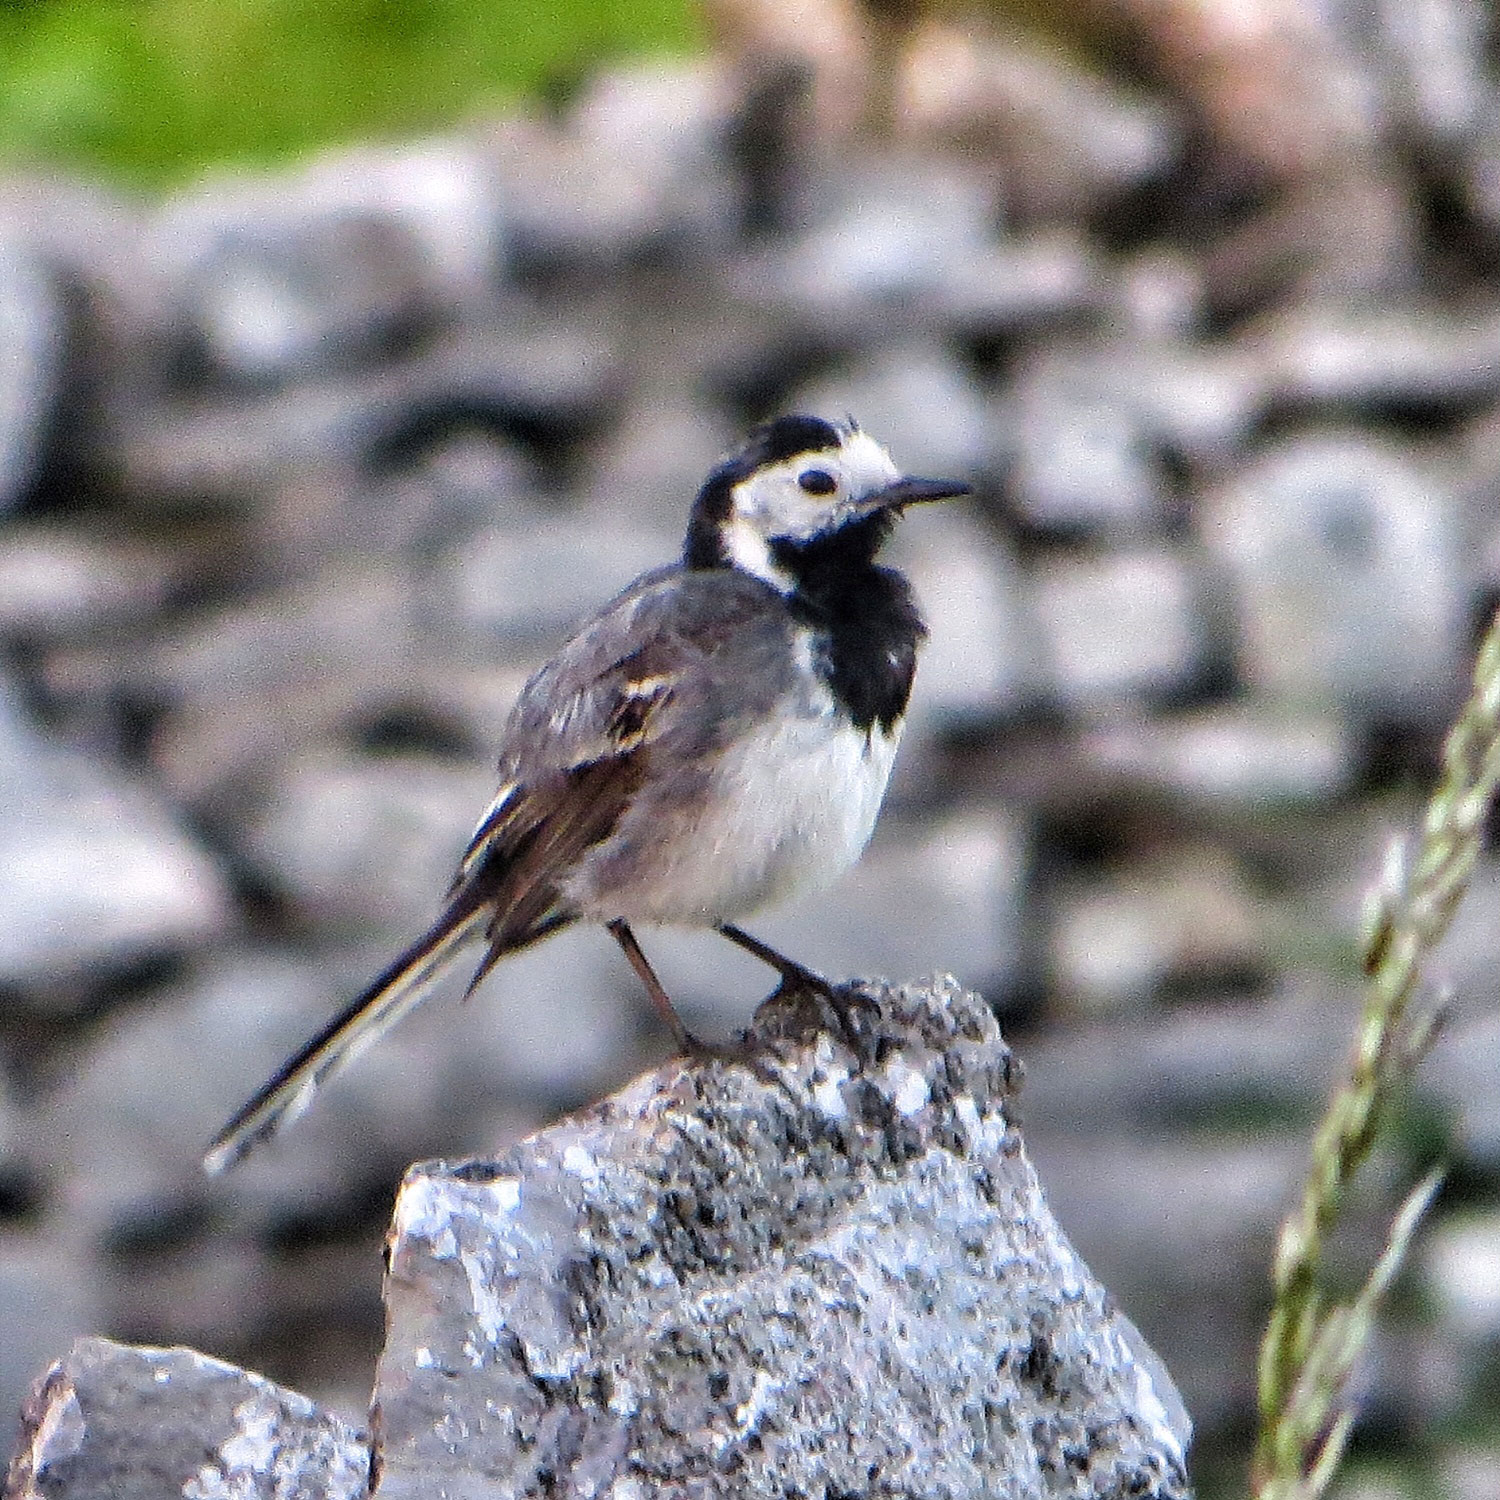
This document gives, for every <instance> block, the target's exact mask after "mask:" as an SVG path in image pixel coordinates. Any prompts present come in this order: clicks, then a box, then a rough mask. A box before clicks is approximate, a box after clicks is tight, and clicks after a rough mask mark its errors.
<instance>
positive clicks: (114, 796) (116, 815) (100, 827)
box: [0, 682, 231, 999]
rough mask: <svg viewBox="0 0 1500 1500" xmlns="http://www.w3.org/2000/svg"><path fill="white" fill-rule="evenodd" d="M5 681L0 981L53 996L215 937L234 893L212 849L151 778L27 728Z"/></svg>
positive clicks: (1, 694) (0, 741)
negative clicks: (138, 778) (142, 779)
mask: <svg viewBox="0 0 1500 1500" xmlns="http://www.w3.org/2000/svg"><path fill="white" fill-rule="evenodd" d="M6 686H7V685H6V684H4V683H3V682H0V782H3V783H4V784H5V785H6V787H7V788H8V795H7V796H6V797H5V798H4V799H3V800H0V911H4V913H5V920H4V922H3V923H0V983H4V984H9V985H14V986H18V987H21V988H25V989H27V990H29V991H31V992H32V993H33V996H34V998H38V999H39V998H40V995H41V992H42V991H46V992H48V993H55V994H58V995H59V996H60V993H61V988H65V987H67V986H68V984H69V983H70V982H72V981H76V980H78V979H79V978H83V977H88V978H93V979H100V978H103V977H105V976H107V975H108V974H110V973H117V972H118V971H119V970H120V969H121V968H128V967H129V966H130V965H132V964H135V963H139V962H141V961H142V960H143V959H147V958H154V957H160V956H161V955H162V954H164V953H179V952H181V951H183V950H184V949H192V948H194V947H197V946H199V945H201V944H203V943H205V942H208V941H209V940H211V939H213V938H215V937H218V936H221V935H222V934H223V933H224V931H225V930H226V929H227V927H228V926H229V923H230V920H231V913H230V903H229V894H228V891H227V888H226V886H225V882H224V879H223V877H222V875H221V874H220V872H219V870H218V868H217V866H216V865H215V864H214V862H213V860H212V859H211V858H210V857H209V855H208V854H207V852H206V851H205V850H204V849H203V848H201V847H200V846H199V845H198V844H197V843H196V842H195V841H194V840H193V839H192V838H191V837H190V836H189V835H188V833H187V832H186V831H185V830H184V829H183V828H182V827H180V826H179V824H178V822H177V820H176V818H175V817H174V815H173V814H172V812H171V811H170V810H169V809H168V808H167V807H165V806H164V805H163V804H162V803H161V802H160V801H159V800H158V799H157V797H156V796H155V795H154V794H153V793H152V791H151V790H150V789H149V788H148V787H147V786H145V785H144V784H141V783H139V782H134V781H131V780H129V779H127V778H126V777H124V776H122V775H120V774H119V773H118V772H115V771H114V770H112V769H110V768H109V767H107V766H105V765H103V764H100V763H96V762H95V761H93V760H92V759H90V758H88V757H87V756H85V755H84V754H82V753H81V752H76V751H72V750H67V749H64V748H62V747H61V746H58V745H54V744H52V743H50V742H49V741H47V740H46V739H44V738H43V737H42V736H41V735H40V734H38V733H37V732H36V731H34V730H33V729H32V728H31V726H30V725H28V724H26V723H25V722H24V721H23V720H22V718H21V715H20V711H19V708H18V707H17V705H16V703H15V701H14V699H13V698H12V697H11V696H10V695H9V693H8V692H7V691H6ZM60 987H61V988H60Z"/></svg>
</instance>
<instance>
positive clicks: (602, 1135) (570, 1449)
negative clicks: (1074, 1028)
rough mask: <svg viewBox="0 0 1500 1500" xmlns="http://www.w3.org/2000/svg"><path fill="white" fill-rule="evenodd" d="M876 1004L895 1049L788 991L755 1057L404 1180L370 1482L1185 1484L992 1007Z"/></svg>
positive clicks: (1178, 1422)
mask: <svg viewBox="0 0 1500 1500" xmlns="http://www.w3.org/2000/svg"><path fill="white" fill-rule="evenodd" d="M865 993H866V994H867V995H868V997H869V999H870V1000H871V1001H872V1002H874V1003H875V1004H877V1005H878V1006H879V1007H880V1015H879V1019H878V1020H873V1021H871V1022H867V1024H873V1025H874V1026H875V1027H876V1028H877V1029H878V1031H879V1033H880V1034H881V1037H882V1041H881V1044H880V1046H879V1048H878V1049H877V1051H876V1053H875V1055H876V1056H878V1057H879V1058H880V1061H879V1063H878V1064H877V1063H864V1064H861V1063H860V1062H859V1061H858V1059H856V1058H855V1057H854V1056H853V1055H852V1053H851V1052H850V1051H849V1050H848V1049H847V1048H846V1047H844V1046H842V1045H840V1044H837V1043H834V1042H833V1041H832V1040H831V1039H830V1038H829V1036H828V1035H827V1034H826V1033H820V1034H818V1035H817V1036H815V1037H814V1038H813V1039H811V1040H807V1039H804V1040H802V1041H800V1042H793V1040H792V1038H793V1037H794V1036H797V1035H799V1034H802V1033H801V1027H802V1026H803V1025H804V1024H805V1020H806V1019H809V1017H808V1016H806V1014H805V1013H802V1012H800V1011H799V1009H798V1007H797V1006H796V1005H795V1004H794V1003H792V1002H781V1003H779V1004H776V1005H773V1006H772V1007H770V1008H768V1010H767V1011H765V1012H763V1014H762V1018H761V1023H760V1024H761V1027H762V1036H763V1038H764V1045H766V1046H767V1050H766V1051H765V1052H763V1053H762V1059H763V1060H762V1061H761V1062H759V1063H758V1064H756V1065H754V1066H750V1065H743V1064H730V1065H725V1064H722V1063H719V1062H707V1063H691V1064H684V1063H673V1064H670V1065H668V1066H667V1067H666V1068H664V1069H662V1070H661V1071H660V1072H659V1073H657V1074H656V1075H654V1076H652V1075H648V1076H647V1077H646V1078H643V1079H642V1080H640V1081H638V1082H637V1083H636V1084H634V1085H632V1086H631V1087H630V1088H629V1089H627V1090H626V1091H625V1092H624V1093H622V1094H620V1095H618V1096H617V1097H616V1098H615V1099H614V1100H612V1101H609V1102H607V1103H604V1104H601V1105H599V1106H596V1107H595V1108H593V1109H591V1110H589V1111H587V1112H585V1113H584V1114H581V1115H579V1116H576V1117H574V1118H573V1119H570V1120H566V1121H564V1122H562V1123H560V1124H559V1125H557V1126H554V1127H553V1128H552V1129H550V1130H549V1131H547V1132H544V1133H543V1134H541V1135H538V1136H536V1137H533V1138H532V1139H531V1140H530V1141H528V1142H526V1143H525V1144H524V1145H522V1146H520V1147H518V1148H516V1149H515V1150H513V1151H512V1152H510V1153H509V1154H507V1155H506V1156H504V1157H502V1158H500V1159H498V1160H494V1161H469V1162H462V1163H452V1164H445V1163H433V1164H430V1165H428V1166H425V1167H418V1168H415V1169H413V1171H412V1172H411V1173H409V1174H408V1176H407V1178H406V1181H405V1182H404V1183H403V1185H402V1188H401V1191H400V1194H399V1196H398V1199H397V1206H396V1213H395V1222H394V1227H393V1230H392V1235H391V1239H390V1246H389V1262H388V1263H389V1267H390V1270H389V1275H388V1278H387V1299H388V1309H389V1323H388V1340H387V1345H386V1349H385V1352H384V1354H383V1355H382V1358H381V1361H380V1366H379V1371H378V1375H377V1382H376V1391H375V1398H374V1400H375V1408H376V1410H377V1411H378V1420H377V1421H376V1423H375V1427H376V1432H377V1443H378V1456H377V1464H378V1468H379V1472H380V1476H381V1477H380V1488H381V1493H382V1495H384V1496H387V1497H389V1500H401V1497H404V1496H409V1495H419V1494H420V1495H430V1494H432V1493H433V1490H434V1488H435V1487H436V1488H442V1489H445V1490H447V1491H448V1492H449V1493H453V1494H474V1495H477V1494H479V1493H480V1491H481V1489H484V1490H486V1491H492V1492H495V1493H500V1492H503V1493H515V1494H521V1493H526V1492H529V1491H530V1490H531V1489H532V1488H534V1487H536V1486H538V1485H545V1484H547V1483H549V1482H556V1477H557V1476H561V1475H564V1474H566V1475H567V1476H568V1483H569V1484H570V1485H572V1486H573V1487H575V1488H578V1489H584V1488H588V1489H590V1490H593V1491H605V1490H608V1491H609V1492H610V1493H613V1494H617V1495H627V1494H632V1495H633V1494H639V1493H645V1486H646V1484H647V1482H648V1481H649V1487H650V1490H651V1492H652V1493H653V1494H657V1495H708V1494H723V1493H729V1492H730V1491H731V1490H732V1491H733V1492H734V1493H736V1494H742V1495H749V1494H767V1495H769V1494H772V1493H775V1494H782V1493H787V1492H790V1491H791V1490H792V1489H796V1490H798V1491H799V1492H803V1493H823V1492H824V1491H840V1492H842V1491H853V1490H855V1489H860V1490H863V1489H865V1488H867V1487H868V1486H869V1484H870V1483H871V1479H870V1476H871V1474H872V1473H874V1472H878V1473H879V1475H880V1480H879V1486H880V1489H881V1492H882V1493H883V1494H889V1495H893V1496H896V1495H916V1494H920V1495H923V1496H945V1495H969V1494H973V1493H976V1492H978V1491H981V1490H982V1491H985V1492H993V1493H1001V1492H1003V1493H1006V1494H1008V1495H1015V1496H1017V1497H1024V1496H1037V1497H1041V1496H1043V1495H1046V1496H1055V1495H1058V1494H1066V1495H1076V1496H1083V1495H1099V1496H1104V1495H1112V1494H1118V1493H1120V1492H1121V1491H1122V1490H1124V1489H1129V1490H1131V1491H1132V1492H1133V1493H1139V1494H1143V1495H1157V1496H1168V1495H1186V1494H1187V1493H1188V1485H1187V1480H1186V1476H1185V1473H1184V1469H1183V1448H1184V1444H1185V1442H1186V1438H1187V1425H1186V1418H1185V1415H1184V1413H1183V1412H1182V1409H1181V1407H1180V1404H1179V1403H1178V1401H1177V1398H1176V1396H1175V1392H1174V1391H1173V1388H1172V1386H1171V1382H1170V1379H1169V1377H1167V1375H1166V1374H1165V1371H1164V1370H1163V1369H1162V1368H1161V1366H1160V1365H1159V1363H1157V1362H1156V1360H1155V1358H1154V1356H1152V1355H1151V1354H1150V1353H1149V1351H1148V1350H1147V1349H1146V1347H1145V1345H1144V1344H1143V1342H1142V1341H1141V1340H1140V1338H1139V1336H1138V1335H1137V1334H1135V1332H1134V1330H1133V1329H1131V1328H1130V1325H1129V1324H1128V1323H1127V1322H1126V1321H1125V1320H1124V1319H1123V1318H1121V1317H1120V1316H1119V1315H1118V1314H1116V1313H1115V1312H1114V1311H1113V1310H1112V1307H1111V1304H1110V1303H1109V1301H1108V1299H1107V1298H1106V1297H1105V1295H1104V1293H1103V1291H1102V1289H1101V1288H1100V1287H1099V1286H1098V1285H1097V1284H1096V1283H1095V1282H1094V1281H1093V1279H1092V1278H1091V1277H1090V1276H1089V1274H1088V1272H1087V1271H1086V1270H1085V1268H1084V1267H1083V1265H1082V1264H1081V1262H1080V1261H1079V1260H1078V1259H1077V1257H1076V1255H1075V1254H1074V1253H1073V1251H1072V1250H1071V1249H1070V1248H1069V1247H1068V1245H1067V1244H1066V1242H1065V1241H1064V1240H1063V1239H1062V1238H1061V1236H1060V1235H1059V1234H1058V1232H1057V1230H1056V1227H1055V1225H1054V1224H1053V1223H1052V1220H1051V1217H1050V1215H1049V1214H1048V1212H1047V1209H1046V1206H1045V1204H1044V1203H1043V1201H1042V1198H1041V1194H1040V1190H1039V1187H1038V1184H1037V1181H1036V1179H1035V1177H1034V1175H1033V1174H1032V1172H1031V1169H1030V1167H1029V1165H1028V1164H1027V1161H1026V1158H1025V1155H1024V1151H1023V1149H1022V1146H1021V1142H1020V1138H1019V1136H1018V1135H1017V1134H1016V1132H1015V1127H1014V1125H1013V1124H1012V1123H1011V1119H1010V1114H1011V1110H1012V1107H1013V1106H1012V1103H1011V1094H1012V1091H1013V1088H1014V1077H1013V1073H1012V1065H1011V1061H1010V1056H1009V1053H1008V1052H1007V1051H1006V1049H1005V1048H1004V1046H1003V1044H1002V1043H1001V1042H1000V1040H999V1034H998V1030H997V1029H996V1027H995V1023H994V1020H993V1018H992V1017H991V1015H990V1013H989V1011H988V1009H987V1008H986V1007H985V1006H984V1004H983V1002H982V1001H980V1000H979V999H978V997H977V996H972V995H965V994H963V993H962V992H960V991H959V990H958V988H957V986H956V985H954V984H953V983H952V982H951V981H947V982H945V983H941V984H938V985H935V986H929V987H913V988H907V989H904V990H894V989H878V988H877V989H869V990H867V991H866V992H865ZM731 1184H733V1186H731ZM480 1475H483V1476H485V1477H484V1479H483V1481H482V1482H481V1480H480V1479H479V1476H480ZM546 1475H552V1476H554V1478H553V1479H552V1480H550V1481H549V1480H547V1479H545V1478H544V1477H543V1476H546Z"/></svg>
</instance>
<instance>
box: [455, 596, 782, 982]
mask: <svg viewBox="0 0 1500 1500" xmlns="http://www.w3.org/2000/svg"><path fill="white" fill-rule="evenodd" d="M790 629H791V627H790V622H789V620H788V619H787V618H786V617H785V613H784V610H783V609H782V607H781V606H780V603H779V601H778V600H777V598H776V596H775V595H774V593H773V592H772V591H771V590H769V589H768V588H767V587H766V586H765V585H764V584H761V583H759V582H758V581H756V580H753V579H746V578H744V577H743V576H742V575H739V574H735V573H731V572H728V571H723V572H712V573H689V572H685V571H683V570H681V569H675V568H674V569H664V570H662V571H661V572H659V573H654V574H648V575H647V576H646V577H644V578H642V579H641V580H639V581H638V582H637V583H636V584H635V585H633V586H632V587H631V588H630V589H629V590H627V591H626V592H625V593H624V594H622V595H621V596H620V597H619V598H618V599H616V600H614V601H613V602H612V603H611V604H609V605H608V606H606V607H605V609H604V610H603V611H601V612H600V613H599V614H598V615H596V616H595V617H594V618H593V619H592V620H590V621H588V622H587V623H586V624H585V625H584V626H583V627H582V628H581V629H580V630H579V632H578V633H577V634H576V635H575V636H574V637H573V638H572V639H571V640H570V641H569V642H568V643H567V644H566V645H565V646H564V647H563V648H562V649H561V650H560V651H559V652H558V653H557V655H556V656H555V657H553V659H552V660H551V661H550V662H548V663H547V665H546V666H544V667H543V668H542V669H541V670H540V671H539V672H538V673H537V674H536V675H535V676H534V677H533V678H532V679H531V680H530V682H528V683H527V684H526V686H525V688H524V689H522V692H521V696H520V698H519V699H518V700H517V703H516V706H515V708H514V710H513V711H512V713H511V717H510V719H509V721H508V723H507V727H506V732H505V737H504V742H503V744H502V747H501V752H500V786H499V789H498V791H497V793H496V795H495V799H494V801H493V802H492V803H491V804H490V806H489V807H488V808H487V809H486V811H485V814H484V816H483V817H482V818H481V819H480V821H479V825H478V827H477V828H476V829H475V831H474V836H473V838H472V839H471V840H470V842H469V846H468V848H467V849H466V850H465V852H464V856H463V859H462V862H461V864H460V866H459V872H458V876H457V879H456V880H455V882H454V891H453V894H454V896H455V897H457V896H459V895H461V894H462V895H464V896H466V897H467V898H469V899H477V900H480V901H483V903H484V904H485V905H486V906H488V907H489V909H490V910H491V911H492V913H493V917H492V919H491V924H490V929H489V933H488V936H489V939H490V943H491V957H490V958H489V959H488V960H487V962H486V964H485V966H484V968H486V969H487V968H488V966H489V964H490V963H492V962H493V961H494V959H495V958H497V957H499V956H500V955H501V954H503V953H505V952H507V951H509V950H510V949H512V948H514V947H516V946H518V945H519V944H521V943H524V942H528V941H531V940H532V938H534V937H535V936H539V935H540V934H541V933H542V932H545V931H551V930H552V929H553V928H554V927H555V926H557V925H560V924H561V923H562V922H564V921H567V920H568V919H569V915H570V914H569V913H568V911H567V908H566V903H565V901H564V898H563V896H562V893H561V891H560V889H559V884H560V882H561V881H562V880H563V879H565V877H566V876H567V874H568V873H569V872H570V871H571V870H572V869H573V868H574V867H575V866H576V864H577V862H578V860H579V859H580V858H581V857H582V855H583V854H584V853H585V852H586V851H587V850H588V849H589V848H590V847H591V846H592V845H594V844H596V843H599V842H601V841H602V840H604V839H605V838H607V837H608V836H609V834H610V833H611V832H612V831H613V829H614V828H615V826H616V824H617V823H618V821H619V819H620V816H621V815H622V814H623V812H624V811H625V809H626V808H627V807H628V806H629V804H630V801H631V799H632V797H633V796H634V794H635V791H636V789H637V788H638V787H639V786H640V784H641V782H642V780H643V779H644V778H645V777H647V776H649V775H652V774H653V773H654V772H657V773H659V771H660V767H661V765H662V757H661V755H660V753H659V752H660V751H661V750H662V749H663V748H666V747H670V749H671V751H672V755H671V757H670V759H671V761H672V762H673V763H691V762H692V761H693V760H694V759H695V758H696V757H697V756H700V755H702V754H704V753H707V752H710V751H711V750H712V749H713V748H714V745H715V743H716V741H720V740H722V739H723V738H724V737H725V736H726V735H728V734H731V733H733V731H734V727H735V725H736V723H737V722H738V721H739V720H740V719H741V718H742V717H743V715H745V714H746V713H753V712H756V711H758V710H760V709H762V708H768V707H769V706H770V704H771V703H772V702H774V700H775V698H776V697H777V695H779V694H780V693H782V692H784V691H786V688H787V679H788V677H789V671H788V668H789V664H790V651H789V649H788V643H789V638H790ZM762 699H763V700H764V703H762V702H761V700H762ZM483 972H484V969H481V975H482V974H483ZM478 977H480V976H476V982H477V979H478Z"/></svg>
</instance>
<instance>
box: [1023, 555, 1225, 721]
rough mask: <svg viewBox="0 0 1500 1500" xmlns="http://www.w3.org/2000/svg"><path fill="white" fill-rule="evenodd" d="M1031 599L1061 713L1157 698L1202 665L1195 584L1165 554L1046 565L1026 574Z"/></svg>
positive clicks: (1205, 657)
mask: <svg viewBox="0 0 1500 1500" xmlns="http://www.w3.org/2000/svg"><path fill="white" fill-rule="evenodd" d="M1032 597H1033V599H1034V601H1035V608H1036V612H1037V616H1038V619H1039V620H1040V622H1041V629H1042V637H1043V643H1044V649H1045V652H1046V661H1047V666H1048V671H1049V681H1050V683H1051V686H1052V688H1053V691H1054V692H1055V693H1056V695H1057V697H1058V698H1059V700H1060V701H1061V702H1062V704H1063V705H1064V706H1065V707H1067V708H1070V709H1075V710H1084V711H1088V710H1093V709H1098V708H1100V707H1102V706H1103V705H1105V704H1108V703H1111V702H1115V701H1117V700H1119V699H1122V698H1125V697H1129V696H1132V695H1135V694H1146V695H1150V696H1155V697H1162V696H1164V695H1165V694H1168V693H1170V692H1173V691H1174V690H1175V691H1180V690H1182V689H1183V688H1185V687H1187V686H1188V685H1189V684H1190V683H1191V681H1192V680H1193V678H1194V676H1195V675H1196V674H1197V673H1199V672H1201V671H1203V670H1204V669H1205V667H1206V666H1207V664H1208V661H1209V653H1210V641H1209V636H1208V631H1207V626H1206V621H1205V620H1204V619H1203V618H1202V613H1201V602H1200V598H1199V584H1198V581H1197V579H1196V577H1195V576H1194V573H1193V571H1192V569H1191V566H1190V564H1189V563H1188V561H1187V559H1186V558H1184V557H1183V556H1182V555H1181V554H1180V553H1178V552H1177V551H1175V550H1174V549H1171V548H1168V547H1152V548H1145V547H1138V548H1133V549H1130V550H1128V551H1125V550H1122V551H1119V552H1111V553H1106V554H1101V555H1098V556H1093V557H1080V558H1061V557H1059V558H1056V559H1053V560H1048V561H1046V562H1044V563H1042V564H1041V565H1040V566H1039V567H1038V568H1037V570H1036V572H1035V575H1034V591H1033V596H1032Z"/></svg>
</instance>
